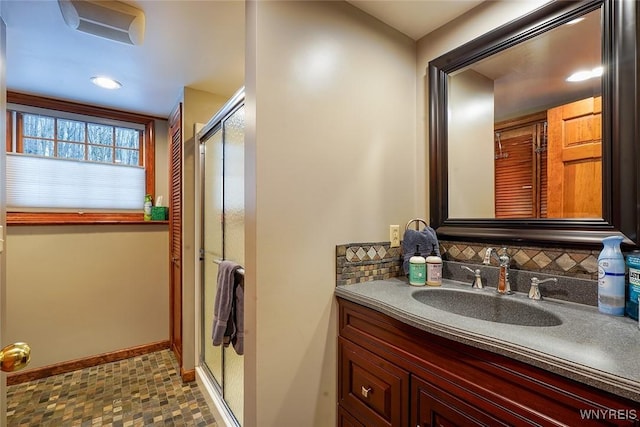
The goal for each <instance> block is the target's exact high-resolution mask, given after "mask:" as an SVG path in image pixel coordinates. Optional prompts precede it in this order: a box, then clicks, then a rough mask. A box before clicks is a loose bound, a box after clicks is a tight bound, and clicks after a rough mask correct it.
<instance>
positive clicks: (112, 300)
mask: <svg viewBox="0 0 640 427" xmlns="http://www.w3.org/2000/svg"><path fill="white" fill-rule="evenodd" d="M7 238H8V240H7V299H6V316H7V334H6V337H5V340H6V342H14V341H25V342H27V343H29V345H31V348H32V359H31V363H30V365H29V368H38V367H41V366H46V365H51V364H55V363H59V362H64V361H69V360H74V359H79V358H84V357H89V356H95V355H99V354H102V353H106V352H111V351H116V350H122V349H126V348H130V347H135V346H139V345H143V344H149V343H153V342H158V341H163V340H168V339H169V316H168V314H169V292H168V289H169V287H168V286H169V285H168V270H169V265H168V255H167V251H168V238H169V234H168V232H167V226H166V225H163V224H158V225H101V226H13V227H9V229H8V236H7Z"/></svg>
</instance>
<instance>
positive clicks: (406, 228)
mask: <svg viewBox="0 0 640 427" xmlns="http://www.w3.org/2000/svg"><path fill="white" fill-rule="evenodd" d="M412 222H415V223H416V230H419V229H420V223H423V224H424V226H425V227H428V226H429V224H427V221H425V220H424V219H420V218H416V219H412V220H411V221H409V222H408V223H407V226H406V227H405V228H404V230H405V231H407V230H408V229H409V226H410V225H411V223H412Z"/></svg>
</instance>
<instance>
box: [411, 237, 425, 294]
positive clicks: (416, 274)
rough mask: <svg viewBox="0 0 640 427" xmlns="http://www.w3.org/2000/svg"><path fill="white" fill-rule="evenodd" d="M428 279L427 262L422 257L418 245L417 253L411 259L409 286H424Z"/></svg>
mask: <svg viewBox="0 0 640 427" xmlns="http://www.w3.org/2000/svg"><path fill="white" fill-rule="evenodd" d="M426 279H427V264H426V260H425V259H424V257H423V256H422V255H420V245H417V246H416V252H415V253H414V254H413V256H412V257H411V258H409V284H410V285H413V286H424V285H425V283H426Z"/></svg>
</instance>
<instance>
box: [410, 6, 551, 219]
mask: <svg viewBox="0 0 640 427" xmlns="http://www.w3.org/2000/svg"><path fill="white" fill-rule="evenodd" d="M548 2H549V1H548V0H522V1H510V0H500V1H487V2H484V3H482V4H480V5H479V6H478V7H476V8H474V9H472V10H471V11H469V12H467V13H465V14H464V15H462V16H460V17H458V18H456V19H454V20H453V21H451V22H449V23H448V24H446V25H444V26H442V27H440V28H438V29H437V30H435V31H434V32H432V33H430V34H427V35H426V36H425V37H423V38H422V39H420V40H418V43H417V63H416V76H417V80H416V87H417V94H418V100H417V101H418V102H417V118H418V120H417V147H418V153H417V156H416V158H417V159H418V162H417V164H416V179H417V181H418V182H420V183H425V185H424V186H422V184H421V185H420V188H419V190H418V201H419V206H420V207H422V206H424V207H425V208H426V212H429V186H428V185H426V183H427V180H428V168H427V165H428V161H429V155H428V153H429V151H428V148H429V109H428V105H429V75H428V67H429V61H431V60H433V59H436V58H437V57H439V56H440V55H443V54H445V53H447V52H449V51H450V50H452V49H454V48H456V47H458V46H461V45H463V44H464V43H467V42H469V41H471V40H473V39H475V38H476V37H479V36H481V35H482V34H485V33H487V32H489V31H491V30H493V29H494V28H497V27H499V26H501V25H503V24H505V23H506V22H509V21H511V20H514V19H516V18H518V17H520V16H522V15H524V14H526V13H527V12H530V11H531V10H533V9H536V8H538V7H540V6H542V5H543V4H545V3H548Z"/></svg>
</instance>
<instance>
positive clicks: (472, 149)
mask: <svg viewBox="0 0 640 427" xmlns="http://www.w3.org/2000/svg"><path fill="white" fill-rule="evenodd" d="M448 95H449V99H448V102H449V135H448V141H447V146H448V152H447V157H448V160H449V164H448V173H449V216H450V217H451V218H493V217H494V216H495V208H494V206H495V184H494V182H495V174H494V167H493V163H494V162H493V159H494V154H493V123H494V120H493V104H494V102H493V98H494V96H493V80H491V79H488V78H487V77H485V76H483V75H482V74H480V73H477V72H475V71H473V70H467V71H464V72H461V73H458V74H456V75H455V76H453V77H451V78H450V79H449V93H448Z"/></svg>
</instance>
